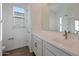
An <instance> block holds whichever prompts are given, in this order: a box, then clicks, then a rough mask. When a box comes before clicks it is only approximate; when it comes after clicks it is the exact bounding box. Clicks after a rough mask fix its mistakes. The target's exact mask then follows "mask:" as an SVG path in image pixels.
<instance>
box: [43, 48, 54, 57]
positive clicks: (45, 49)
mask: <svg viewBox="0 0 79 59" xmlns="http://www.w3.org/2000/svg"><path fill="white" fill-rule="evenodd" d="M43 56H55V55H54V54H53V53H51V52H50V51H49V50H48V49H47V48H45V47H43Z"/></svg>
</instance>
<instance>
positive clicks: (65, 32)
mask: <svg viewBox="0 0 79 59" xmlns="http://www.w3.org/2000/svg"><path fill="white" fill-rule="evenodd" d="M64 36H65V39H67V31H64Z"/></svg>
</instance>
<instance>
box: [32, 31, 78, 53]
mask: <svg viewBox="0 0 79 59" xmlns="http://www.w3.org/2000/svg"><path fill="white" fill-rule="evenodd" d="M33 34H34V35H36V36H38V37H40V39H42V40H44V41H47V42H49V43H50V44H53V45H55V46H56V47H58V48H60V49H63V50H65V51H67V52H70V53H71V54H72V55H79V40H71V39H67V40H66V39H64V37H63V33H62V34H61V33H59V32H58V33H57V32H51V31H35V32H34V33H33Z"/></svg>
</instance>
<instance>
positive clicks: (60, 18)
mask: <svg viewBox="0 0 79 59" xmlns="http://www.w3.org/2000/svg"><path fill="white" fill-rule="evenodd" d="M78 7H79V4H77V3H76V4H75V3H52V4H48V8H49V15H50V16H49V29H48V30H50V31H56V32H64V31H66V32H69V33H79V8H78Z"/></svg>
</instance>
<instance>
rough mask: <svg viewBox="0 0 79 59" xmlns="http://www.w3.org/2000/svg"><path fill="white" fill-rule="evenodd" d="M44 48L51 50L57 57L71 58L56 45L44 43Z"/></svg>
mask: <svg viewBox="0 0 79 59" xmlns="http://www.w3.org/2000/svg"><path fill="white" fill-rule="evenodd" d="M43 47H45V48H47V49H48V50H50V51H51V52H52V53H54V54H55V55H56V56H70V54H69V53H67V52H65V51H63V50H61V49H59V48H58V47H55V46H54V45H52V44H50V43H48V42H45V41H43Z"/></svg>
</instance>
